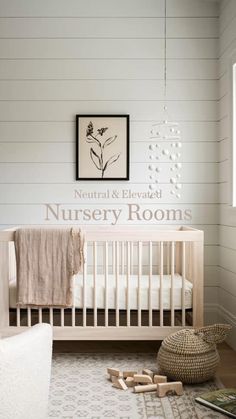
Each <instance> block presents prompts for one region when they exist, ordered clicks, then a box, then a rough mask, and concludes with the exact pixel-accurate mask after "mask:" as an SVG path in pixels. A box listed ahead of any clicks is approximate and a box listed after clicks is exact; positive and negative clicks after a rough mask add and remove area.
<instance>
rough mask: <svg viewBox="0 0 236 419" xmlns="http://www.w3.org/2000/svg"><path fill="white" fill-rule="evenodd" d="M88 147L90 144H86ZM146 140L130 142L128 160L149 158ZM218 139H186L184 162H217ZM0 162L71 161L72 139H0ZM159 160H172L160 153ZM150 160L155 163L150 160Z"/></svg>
mask: <svg viewBox="0 0 236 419" xmlns="http://www.w3.org/2000/svg"><path fill="white" fill-rule="evenodd" d="M88 149H89V148H88ZM149 155H150V150H149V143H140V142H137V143H131V162H147V163H148V162H150V158H149ZM217 155H218V150H217V143H214V142H209V143H186V144H185V145H184V147H183V148H182V159H183V161H185V162H213V163H214V162H216V161H217ZM0 161H1V162H3V163H4V162H35V163H37V162H55V163H56V162H58V163H59V162H65V163H66V162H71V163H72V162H74V161H75V152H74V144H73V143H41V144H37V143H0ZM160 162H169V163H170V162H171V160H170V159H169V156H166V155H163V154H161V155H160ZM152 164H154V166H155V163H153V162H152Z"/></svg>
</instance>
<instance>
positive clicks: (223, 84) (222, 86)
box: [219, 72, 229, 99]
mask: <svg viewBox="0 0 236 419" xmlns="http://www.w3.org/2000/svg"><path fill="white" fill-rule="evenodd" d="M228 90H229V74H228V72H226V73H225V74H223V75H222V77H221V78H220V83H219V92H220V93H219V98H220V99H221V98H223V97H224V96H225V95H227V93H228Z"/></svg>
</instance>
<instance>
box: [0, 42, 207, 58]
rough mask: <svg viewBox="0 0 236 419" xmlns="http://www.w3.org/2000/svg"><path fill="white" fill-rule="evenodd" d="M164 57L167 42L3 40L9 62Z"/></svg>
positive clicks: (1, 51)
mask: <svg viewBox="0 0 236 419" xmlns="http://www.w3.org/2000/svg"><path fill="white" fill-rule="evenodd" d="M209 41H211V40H208V42H209ZM163 57H164V40H163V39H0V58H8V59H11V58H30V59H31V58H47V59H48V58H51V59H57V58H71V59H72V58H89V59H90V58H98V59H101V58H107V59H109V58H124V59H129V58H163Z"/></svg>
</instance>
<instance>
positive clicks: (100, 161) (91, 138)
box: [86, 121, 121, 178]
mask: <svg viewBox="0 0 236 419" xmlns="http://www.w3.org/2000/svg"><path fill="white" fill-rule="evenodd" d="M107 130H108V127H105V128H99V129H97V134H94V127H93V123H92V122H91V121H90V122H89V124H88V126H87V130H86V141H87V143H90V144H96V145H97V146H98V147H99V152H98V153H96V151H95V150H94V148H92V147H91V148H90V157H91V160H92V162H93V163H94V165H95V166H96V168H97V169H98V170H100V171H101V177H102V178H103V177H104V174H105V171H106V169H107V168H108V166H110V165H112V164H114V163H115V162H116V161H117V160H118V159H119V157H120V155H121V153H117V154H114V155H113V156H111V157H110V158H109V159H108V160H107V161H104V149H105V148H106V147H108V146H109V145H111V144H112V143H114V141H115V140H116V139H117V135H114V136H113V137H108V138H107V139H106V140H105V141H102V139H103V138H102V137H103V135H104V134H105V132H106V131H107Z"/></svg>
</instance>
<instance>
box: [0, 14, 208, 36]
mask: <svg viewBox="0 0 236 419" xmlns="http://www.w3.org/2000/svg"><path fill="white" fill-rule="evenodd" d="M211 23H212V22H209V28H208V31H210V32H211V27H212V30H213V27H214V25H212V24H211ZM203 25H204V24H203ZM202 30H203V31H204V27H203V28H202ZM163 37H164V19H163V18H146V19H145V18H143V17H142V18H125V19H120V18H118V19H117V18H112V17H111V18H109V19H107V18H87V19H86V18H82V19H81V18H60V19H55V18H47V19H43V18H31V19H29V18H18V19H17V18H16V19H11V18H9V19H7V18H6V19H4V20H3V21H2V22H1V25H0V38H163Z"/></svg>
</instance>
